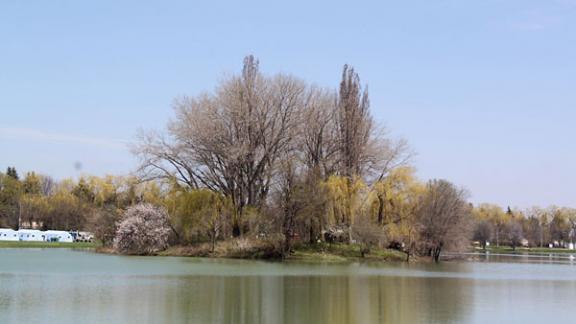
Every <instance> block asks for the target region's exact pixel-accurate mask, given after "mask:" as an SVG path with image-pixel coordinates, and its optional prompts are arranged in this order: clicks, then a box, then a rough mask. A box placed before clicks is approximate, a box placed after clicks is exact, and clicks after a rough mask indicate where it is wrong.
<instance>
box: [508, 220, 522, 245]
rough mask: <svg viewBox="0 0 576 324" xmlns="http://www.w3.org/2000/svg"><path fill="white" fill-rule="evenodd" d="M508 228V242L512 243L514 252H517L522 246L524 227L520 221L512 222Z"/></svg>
mask: <svg viewBox="0 0 576 324" xmlns="http://www.w3.org/2000/svg"><path fill="white" fill-rule="evenodd" d="M507 227H508V228H507V234H508V235H507V236H508V242H509V243H510V246H511V247H512V250H514V251H516V247H517V246H519V245H520V244H522V239H523V233H522V225H521V224H520V223H519V222H518V221H513V222H510V223H509V224H508V225H507Z"/></svg>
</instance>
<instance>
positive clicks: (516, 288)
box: [0, 249, 576, 324]
mask: <svg viewBox="0 0 576 324" xmlns="http://www.w3.org/2000/svg"><path fill="white" fill-rule="evenodd" d="M575 304H576V264H575V263H573V261H572V260H570V259H568V258H566V257H557V256H540V257H529V256H525V257H520V258H509V257H502V256H500V257H499V256H493V257H489V258H487V259H486V258H481V259H480V260H479V261H475V262H466V261H463V262H445V263H441V264H422V263H420V264H416V263H414V264H404V263H390V264H382V263H379V264H346V265H327V264H301V263H277V262H261V261H247V260H212V259H196V258H176V257H124V256H115V255H104V254H96V253H93V252H89V251H76V250H69V249H0V323H56V322H59V323H72V322H78V323H202V324H204V323H247V324H254V323H279V324H288V323H315V324H317V323H333V324H339V323H543V322H550V323H571V322H574V317H575V315H576V314H575V311H574V305H575Z"/></svg>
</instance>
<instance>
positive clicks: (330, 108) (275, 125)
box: [134, 56, 471, 256]
mask: <svg viewBox="0 0 576 324" xmlns="http://www.w3.org/2000/svg"><path fill="white" fill-rule="evenodd" d="M175 112H176V118H175V119H174V120H172V121H171V122H170V123H169V125H168V127H167V129H166V131H163V132H149V133H143V134H141V137H140V141H139V143H138V145H136V146H135V147H134V151H135V153H136V154H137V155H138V156H139V158H140V159H141V167H140V169H139V174H140V176H141V177H142V178H143V179H148V180H159V179H162V180H164V181H169V182H172V185H171V187H172V188H176V187H177V188H178V189H177V190H171V192H170V193H169V194H168V196H167V197H168V198H167V208H168V210H169V212H170V215H171V217H172V219H173V225H174V229H175V231H176V232H177V233H179V234H178V238H179V240H180V241H181V242H187V243H191V242H196V241H201V240H210V241H211V242H214V241H216V240H219V239H226V238H228V237H239V236H251V237H260V238H277V239H280V240H282V244H281V246H282V247H283V253H290V251H291V249H292V246H293V244H294V242H295V241H300V242H308V243H314V242H317V241H319V240H327V241H334V240H338V241H342V242H358V243H359V244H361V245H362V246H363V248H362V251H363V252H362V253H366V252H369V250H370V247H371V246H374V245H389V244H395V245H396V246H399V247H401V248H403V249H405V251H406V252H407V254H408V255H410V254H411V253H413V252H416V251H417V252H423V253H427V254H429V255H432V256H437V255H439V252H440V251H441V250H442V249H443V248H445V247H453V246H456V244H454V243H455V242H456V241H461V240H463V239H464V237H465V235H466V233H467V230H468V229H469V227H470V226H469V225H470V224H471V217H470V212H471V209H470V208H469V206H468V204H467V202H466V199H465V198H466V197H465V195H464V192H463V191H462V190H461V189H458V188H456V187H455V186H454V185H452V184H450V183H448V182H446V181H432V182H430V183H428V184H427V185H425V184H422V183H420V182H418V181H417V180H416V179H415V178H414V176H413V171H412V169H411V168H410V167H409V166H408V165H407V164H408V161H409V159H410V157H411V152H410V151H409V149H408V147H407V145H406V143H405V142H404V141H402V140H393V139H391V138H390V137H388V136H387V134H386V132H385V130H384V129H383V128H382V127H380V126H379V125H378V124H377V123H375V121H374V120H373V118H372V116H371V114H370V101H369V96H368V91H367V90H366V88H365V87H362V86H361V83H360V79H359V77H358V74H357V73H356V72H355V71H354V69H353V68H351V67H349V66H344V69H343V72H342V79H341V83H340V86H339V88H338V89H337V91H333V90H330V89H323V88H319V87H315V86H311V85H309V84H307V83H306V82H304V81H303V80H300V79H298V78H296V77H293V76H290V75H284V74H277V75H273V76H266V75H263V74H262V73H261V72H260V70H259V63H258V61H257V60H256V59H255V58H254V57H252V56H248V57H246V58H245V60H244V67H243V69H242V73H241V74H240V75H237V76H232V77H230V78H229V79H226V80H224V81H223V82H221V83H220V84H219V85H218V87H217V88H216V90H215V91H214V92H213V93H205V94H202V95H200V96H197V97H194V98H188V97H186V98H181V99H179V100H177V101H176V104H175ZM446 227H449V229H448V228H446Z"/></svg>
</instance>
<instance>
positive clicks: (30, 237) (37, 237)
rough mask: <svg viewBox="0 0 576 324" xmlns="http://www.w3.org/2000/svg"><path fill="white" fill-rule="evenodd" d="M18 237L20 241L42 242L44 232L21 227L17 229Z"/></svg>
mask: <svg viewBox="0 0 576 324" xmlns="http://www.w3.org/2000/svg"><path fill="white" fill-rule="evenodd" d="M18 238H19V239H20V241H32V242H42V241H44V233H43V232H41V231H39V230H32V229H21V230H18Z"/></svg>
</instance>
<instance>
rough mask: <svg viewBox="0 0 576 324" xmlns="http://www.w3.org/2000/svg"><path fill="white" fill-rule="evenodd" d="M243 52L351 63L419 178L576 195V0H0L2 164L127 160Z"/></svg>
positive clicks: (111, 164) (90, 167)
mask: <svg viewBox="0 0 576 324" xmlns="http://www.w3.org/2000/svg"><path fill="white" fill-rule="evenodd" d="M250 53H253V54H255V55H256V56H257V57H258V58H259V59H260V61H261V67H262V69H263V70H264V71H265V72H266V73H274V72H289V73H293V74H295V75H297V76H299V77H302V78H304V79H306V80H308V81H310V82H314V83H316V84H318V85H321V86H330V87H336V85H337V84H338V79H339V77H340V72H341V67H342V65H343V64H344V63H349V64H352V65H353V66H354V67H355V68H356V70H357V71H358V72H359V73H360V76H361V78H362V81H363V82H365V83H367V84H368V85H369V89H370V95H371V101H372V109H373V112H374V115H375V117H376V118H377V119H378V120H379V121H381V122H382V123H385V124H386V125H387V126H388V128H389V129H390V130H391V131H392V134H393V135H394V136H401V137H405V138H406V139H407V140H408V141H409V142H410V144H411V145H412V147H413V148H414V150H415V151H416V152H417V153H418V155H417V156H416V158H415V159H414V165H415V166H416V167H417V169H418V175H419V176H420V177H421V178H422V179H428V178H446V179H449V180H451V181H453V182H455V183H457V184H459V185H462V186H465V187H466V188H468V189H469V190H470V192H471V194H472V200H473V201H474V202H495V203H498V204H501V205H504V206H506V205H511V206H518V207H528V206H531V205H549V204H558V205H566V206H572V207H576V192H575V190H574V189H573V188H574V187H575V186H576V172H575V170H574V169H575V166H576V150H575V144H574V140H575V139H576V128H575V127H574V123H575V122H576V0H482V1H464V0H434V1H430V0H421V1H410V0H407V1H372V2H370V1H346V2H338V1H333V0H332V1H324V2H321V1H314V2H312V1H282V2H276V3H273V2H272V1H261V2H252V1H230V2H217V1H111V0H98V1H91V2H90V3H89V2H88V1H71V0H70V1H58V0H53V1H16V0H4V1H2V2H0V168H2V169H5V167H6V166H8V165H14V166H16V167H17V168H18V169H19V170H20V172H22V173H23V172H25V171H28V170H36V171H39V172H41V173H45V174H50V175H53V176H55V177H56V178H64V177H69V176H77V175H78V174H79V173H80V172H82V173H90V174H96V175H103V174H106V173H111V174H122V173H127V172H130V171H131V170H133V169H134V168H135V166H136V161H135V160H134V158H133V157H132V156H131V154H130V153H129V151H128V149H127V148H126V145H125V143H126V142H129V141H132V140H133V139H134V136H135V134H136V132H137V130H138V129H139V128H145V129H149V128H162V127H163V126H164V124H165V123H166V121H167V120H168V119H169V118H170V117H171V114H172V110H171V102H172V100H173V99H174V98H175V97H177V96H179V95H185V94H186V95H194V94H197V93H199V92H201V91H206V90H211V89H212V88H213V87H214V85H215V84H216V83H217V82H218V80H220V79H221V78H222V77H223V76H226V75H228V74H231V73H235V72H237V71H239V70H240V68H241V63H242V58H243V57H244V56H245V55H247V54H250ZM76 162H81V163H82V170H81V171H77V170H76V169H75V167H74V164H75V163H76Z"/></svg>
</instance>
